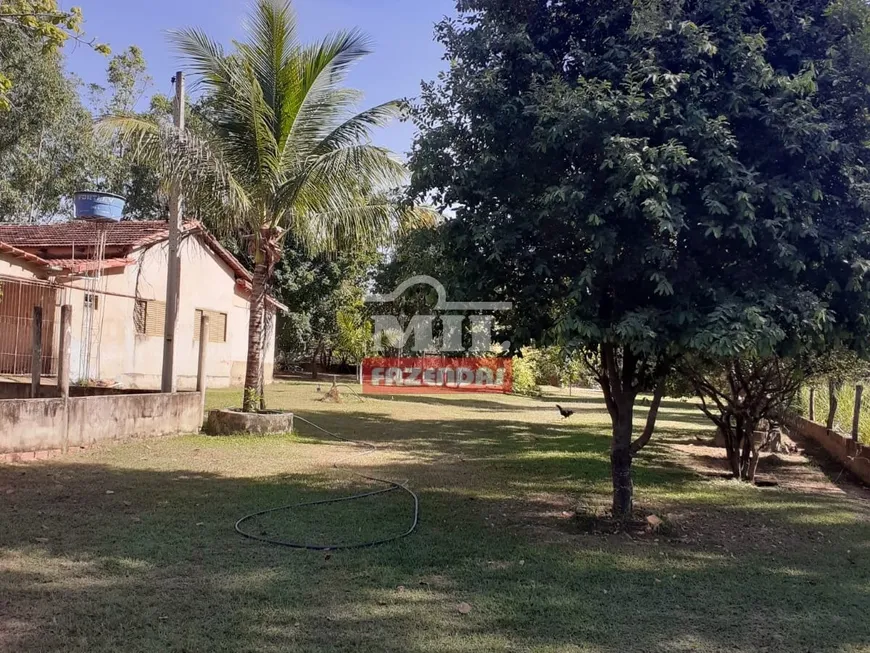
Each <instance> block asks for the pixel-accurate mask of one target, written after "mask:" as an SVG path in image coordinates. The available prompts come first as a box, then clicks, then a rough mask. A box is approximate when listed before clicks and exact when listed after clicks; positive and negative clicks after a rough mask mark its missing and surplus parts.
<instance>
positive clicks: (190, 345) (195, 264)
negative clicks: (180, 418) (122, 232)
mask: <svg viewBox="0 0 870 653" xmlns="http://www.w3.org/2000/svg"><path fill="white" fill-rule="evenodd" d="M166 252H167V243H165V242H164V243H160V244H157V245H154V246H152V247H149V248H146V249H142V250H139V251H137V252H134V253H133V254H132V255H131V258H134V259H135V260H136V264H134V265H130V266H128V267H126V268H122V269H119V270H109V271H106V272H105V273H104V276H103V277H102V278H101V279H100V280H99V281H98V283H97V284H96V292H95V293H94V294H96V295H97V296H98V302H99V307H98V309H97V311H96V312H95V321H94V325H93V328H94V336H93V340H92V341H93V345H92V350H91V355H90V358H89V360H88V361H85V358H84V356H83V353H84V349H85V347H86V345H85V343H86V337H87V334H86V329H84V328H83V326H84V325H83V318H84V316H85V305H84V301H85V295H86V294H87V293H88V292H89V291H90V289H91V288H92V287H93V285H94V282H93V281H91V280H88V279H86V278H79V279H76V280H73V281H69V282H67V283H66V284H65V285H68V286H73V288H66V289H63V290H62V291H61V292H59V293H58V303H59V304H61V303H68V304H71V305H72V307H73V318H72V342H71V364H70V368H71V370H70V371H71V376H72V378H73V380H79V381H81V380H84V378H85V377H87V378H89V379H90V380H99V381H101V382H104V383H105V382H108V383H112V384H117V385H121V386H124V387H132V388H149V389H152V388H159V387H160V378H161V368H162V365H163V337H162V336H148V335H142V334H137V333H136V328H135V323H134V319H133V315H134V307H135V302H136V299H135V298H136V297H138V298H140V299H142V300H156V301H160V302H163V301H165V300H166V259H167V257H166ZM180 254H181V270H182V272H181V289H182V290H181V297H180V302H179V314H178V326H177V328H176V349H175V373H176V378H177V381H178V387H179V389H182V390H184V389H192V388H194V387H195V385H196V370H197V362H198V357H199V341H198V340H194V321H195V319H194V318H195V311H196V310H197V309H205V310H211V311H215V312H218V313H226V314H227V334H226V342H223V343H218V342H209V343H208V357H207V375H208V384H209V386H210V387H227V386H234V385H241V384H242V383H243V382H244V373H245V359H246V358H247V332H248V317H249V308H248V301H247V299H246V297H245V296H244V295H243V294H241V293H240V291H239V289H238V287H237V286H236V284H235V274H234V273H233V271H232V270H231V269H230V268H229V267H228V266H227V265H226V264H225V263H224V262H223V261H222V260H221V259H220V258H218V257H217V256H215V255H214V253H213V252H212V251H211V250H210V249H209V248H208V247H207V246H205V245H204V244H203V243H202V241H201V240H200V239H199V238H197V237H195V236H191V237H188V238H185V239H184V240H183V241H182V244H181V247H180ZM0 273H5V274H8V275H10V276H16V277H20V278H29V279H33V278H35V275H34V274H33V272H32V271H30V270H29V269H28V268H27V267H24V266H21V265H17V264H16V263H15V262H14V260H12V259H9V258H7V257H5V256H2V255H0ZM58 310H59V309H58ZM57 321H58V322H59V316H58V320H57ZM267 322H268V323H270V324H274V320H267ZM266 342H267V347H266V352H265V361H266V369H265V376H266V381H267V382H270V381H271V380H272V374H273V369H274V356H275V347H274V345H275V338H274V328H273V329H272V330H271V332H270V333H269V334H268V336H267V339H266ZM86 363H87V364H86Z"/></svg>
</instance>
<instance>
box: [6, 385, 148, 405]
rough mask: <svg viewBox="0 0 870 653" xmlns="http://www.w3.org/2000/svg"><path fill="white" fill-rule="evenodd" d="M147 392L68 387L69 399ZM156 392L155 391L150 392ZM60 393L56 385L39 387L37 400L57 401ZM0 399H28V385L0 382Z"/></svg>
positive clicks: (145, 391) (77, 386)
mask: <svg viewBox="0 0 870 653" xmlns="http://www.w3.org/2000/svg"><path fill="white" fill-rule="evenodd" d="M148 392H149V391H148V390H135V389H131V388H101V387H99V386H83V385H74V386H70V389H69V394H70V396H71V397H103V396H106V395H111V396H114V395H127V394H143V393H148ZM150 392H156V391H150ZM58 397H60V391H59V390H58V388H57V386H56V385H45V384H43V385H40V386H39V397H38V398H39V399H57V398H58ZM2 399H30V384H29V383H23V382H15V381H0V400H2Z"/></svg>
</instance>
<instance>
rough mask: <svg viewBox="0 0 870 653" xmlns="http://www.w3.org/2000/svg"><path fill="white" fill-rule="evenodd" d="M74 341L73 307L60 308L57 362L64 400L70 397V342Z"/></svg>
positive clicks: (58, 385)
mask: <svg viewBox="0 0 870 653" xmlns="http://www.w3.org/2000/svg"><path fill="white" fill-rule="evenodd" d="M71 339H72V306H70V305H69V304H64V305H63V306H61V307H60V339H59V345H58V349H59V351H58V354H59V357H58V361H57V389H58V390H59V391H60V396H61V398H63V399H66V398H68V397H69V364H70V341H71Z"/></svg>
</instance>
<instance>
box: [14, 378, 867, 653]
mask: <svg viewBox="0 0 870 653" xmlns="http://www.w3.org/2000/svg"><path fill="white" fill-rule="evenodd" d="M318 396H319V395H318V394H317V393H316V392H315V387H314V386H313V385H308V384H298V385H289V384H287V385H283V384H282V385H278V386H275V387H274V388H270V390H269V397H270V401H271V406H272V407H287V408H292V409H293V410H295V411H296V412H298V413H299V414H300V415H302V416H304V417H306V418H308V419H311V420H312V421H315V422H317V423H318V424H321V425H322V426H323V427H324V428H327V429H330V430H334V431H338V432H340V433H342V434H343V435H346V436H349V437H355V438H360V439H365V440H368V441H371V442H372V443H374V444H376V445H377V446H378V447H379V449H378V451H376V452H375V453H374V454H372V455H369V456H365V457H362V458H357V459H354V460H353V461H351V462H350V464H351V465H352V466H353V467H354V468H355V469H357V470H359V471H363V472H366V473H375V474H379V475H381V476H386V477H389V478H392V479H397V480H404V479H410V481H409V485H410V487H411V488H413V489H414V491H415V492H417V493H418V494H419V496H420V500H421V522H420V527H419V530H418V532H417V533H416V534H414V535H413V536H412V537H409V538H406V539H404V540H401V541H400V542H398V543H395V544H392V545H389V546H385V547H381V548H376V549H368V550H360V551H348V552H335V553H332V554H330V555H326V554H323V553H312V552H304V551H293V550H287V549H282V548H278V547H273V546H267V545H263V544H259V543H256V542H253V541H250V540H245V539H243V538H241V537H239V536H238V535H236V534H235V533H234V531H233V523H234V521H235V520H236V519H237V518H238V517H240V516H242V515H243V514H246V513H248V512H251V511H253V510H256V509H262V508H266V507H270V506H274V505H281V504H287V503H293V502H297V501H310V500H316V499H321V498H326V497H333V496H340V495H341V494H343V493H350V492H355V491H361V490H365V489H369V486H367V485H365V484H362V483H360V482H358V481H356V480H354V479H353V478H352V477H350V476H348V475H347V474H343V473H341V472H339V471H336V470H333V469H332V468H331V465H332V463H333V461H335V460H337V459H339V458H342V457H344V456H347V455H350V454H353V453H354V452H358V451H359V450H360V449H359V448H358V447H353V446H350V445H345V444H338V443H334V442H328V441H327V440H324V439H321V438H320V437H318V436H317V433H316V431H314V430H313V429H311V428H310V427H306V426H305V425H300V428H299V433H297V434H295V435H294V436H292V437H287V436H283V437H270V438H242V437H238V438H222V439H217V438H208V437H203V436H188V437H180V438H165V439H157V440H149V441H140V442H132V443H127V444H122V445H115V446H111V447H106V448H98V449H93V450H88V451H81V452H77V453H74V454H71V455H69V456H66V457H63V458H56V459H53V460H50V461H45V462H40V463H30V464H21V465H3V466H0V515H2V528H0V650H3V651H82V652H84V651H87V652H89V653H92V652H93V653H98V652H109V651H125V652H127V651H130V652H134V651H149V652H155V653H156V652H158V651H159V652H163V651H263V652H266V651H269V652H271V651H276V652H277V651H289V652H297V651H306V652H307V651H310V652H326V653H334V652H337V651H391V652H393V651H394V652H397V653H398V652H402V653H423V652H431V653H459V652H465V651H468V652H471V651H474V652H478V651H484V652H488V651H512V652H513V651H535V652H540V653H544V652H557V651H558V652H566V653H567V652H580V651H583V652H596V653H598V652H608V653H610V652H613V653H616V652H625V651H631V652H634V651H650V652H652V651H656V652H658V651H665V652H681V653H683V652H685V653H688V652H696V651H697V652H703V653H710V652H713V651H723V652H724V651H729V652H731V651H769V652H770V651H774V652H782V653H786V652H788V653H791V652H797V651H806V652H813V653H816V652H823V651H842V652H856V651H868V650H870V648H868V642H870V516H868V515H870V511H868V509H867V506H866V503H865V500H862V499H856V498H853V497H851V496H848V495H846V494H844V493H842V492H840V491H839V490H838V489H837V488H836V487H835V486H833V485H832V484H831V483H830V482H828V481H827V480H826V479H824V478H822V481H823V483H822V485H823V487H822V488H821V489H819V488H816V489H815V490H814V491H813V492H812V493H808V492H801V491H797V490H794V489H785V488H764V489H761V488H755V487H747V486H745V485H742V484H739V483H732V482H729V481H724V480H721V479H717V478H715V477H714V476H713V475H708V476H705V475H701V474H699V473H697V471H693V469H692V468H690V466H694V467H695V468H697V467H698V465H695V463H699V464H700V466H701V467H703V466H704V465H709V461H705V460H703V459H702V457H701V456H695V458H694V459H690V457H687V456H686V455H685V453H678V452H677V451H675V450H674V447H677V446H679V445H680V444H683V445H685V444H686V443H692V442H694V440H695V436H696V435H702V436H705V437H706V436H709V433H710V431H709V427H708V425H707V424H706V423H705V421H704V420H703V419H702V418H701V417H700V415H699V413H698V411H697V410H695V409H694V408H693V407H692V406H691V405H690V404H683V403H680V402H669V403H667V404H666V406H665V408H664V410H663V412H662V416H661V432H660V433H659V434H658V435H657V436H656V440H655V444H654V445H653V446H651V447H650V448H649V449H648V450H646V451H645V452H644V454H643V455H642V457H641V459H639V460H638V461H637V463H636V470H635V471H636V474H635V482H636V499H637V502H638V504H639V506H640V507H641V508H642V509H644V510H646V511H648V512H655V513H656V514H659V515H662V516H667V524H666V526H667V528H666V529H665V531H664V532H663V533H662V534H656V535H651V534H647V535H644V534H640V533H636V532H635V533H630V534H628V535H626V534H613V533H610V532H607V529H604V528H602V527H601V526H600V525H599V522H597V521H595V520H594V519H585V520H578V519H576V518H574V517H573V511H574V510H575V509H578V508H579V509H580V510H581V512H582V513H583V514H590V513H594V512H595V511H596V510H600V509H601V507H602V506H605V505H606V504H607V500H608V492H609V482H608V477H607V474H608V463H607V446H608V438H607V417H606V414H605V413H604V412H603V410H602V406H601V404H600V402H599V400H598V399H597V398H596V397H595V396H593V395H592V394H589V393H587V394H584V395H582V396H581V397H574V398H572V399H567V398H564V397H562V398H560V399H559V401H560V403H564V404H567V405H570V406H571V407H572V408H575V409H576V410H577V415H576V416H575V417H573V418H572V419H571V420H569V421H563V420H561V419H560V418H559V416H558V414H557V412H556V410H555V408H554V407H553V403H554V399H553V398H545V399H541V400H536V399H525V398H519V397H494V396H493V397H490V396H474V397H469V396H462V397H456V398H454V397H397V398H395V399H394V400H390V399H389V398H386V399H382V400H374V399H372V400H367V401H366V402H365V403H359V402H356V401H354V400H352V399H348V400H347V401H346V402H345V403H343V404H340V405H334V404H325V403H320V402H318V401H316V399H317V397H318ZM239 401H240V393H239V392H237V391H232V392H231V391H217V392H212V393H211V394H210V396H209V399H208V404H209V406H210V407H216V406H229V405H237V404H238V403H239ZM638 416H639V417H640V416H641V408H640V407H639V409H638ZM687 449H691V447H687V446H683V447H682V448H681V451H683V452H685V450H687ZM699 451H709V450H707V449H700V448H699ZM693 460H694V462H693ZM699 461H700V462H699ZM794 467H795V469H794V470H792V469H791V468H790V467H789V466H785V467H783V468H782V470H781V471H779V472H777V473H781V474H786V473H798V472H802V471H806V472H807V473H810V474H815V476H814V478H818V477H820V474H819V473H818V472H814V471H813V470H803V469H802V468H800V467H801V466H800V465H796V464H795V465H794ZM799 468H800V469H799ZM109 491H110V492H111V493H107V492H109ZM409 511H410V503H409V500H408V497H407V495H404V494H401V493H391V494H387V495H383V496H380V497H377V498H372V499H367V500H364V501H361V502H356V503H349V504H347V503H346V504H334V505H331V506H328V507H325V508H323V509H320V510H313V509H304V510H300V511H297V512H295V513H292V514H288V513H284V514H280V515H274V516H272V517H270V518H268V519H264V520H261V521H260V522H258V523H257V524H256V528H257V529H259V530H258V532H265V533H270V534H273V535H276V536H279V537H283V538H288V539H294V538H295V539H305V540H308V541H315V542H326V541H351V540H357V539H368V538H372V537H378V536H383V535H387V534H390V533H394V532H397V531H399V530H402V529H403V528H404V527H405V526H406V523H407V521H408V519H409V518H410V513H409ZM460 603H468V604H470V605H471V607H472V609H471V612H470V613H469V614H461V613H460V612H459V610H458V609H457V606H458V605H459V604H460Z"/></svg>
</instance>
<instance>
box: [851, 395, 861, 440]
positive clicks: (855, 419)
mask: <svg viewBox="0 0 870 653" xmlns="http://www.w3.org/2000/svg"><path fill="white" fill-rule="evenodd" d="M863 394H864V386H863V385H861V384H860V383H859V384H858V385H856V386H855V412H854V413H853V414H852V439H853V440H854V441H855V442H857V441H858V437H859V435H860V434H859V433H858V429H859V427H860V426H861V396H862V395H863Z"/></svg>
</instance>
